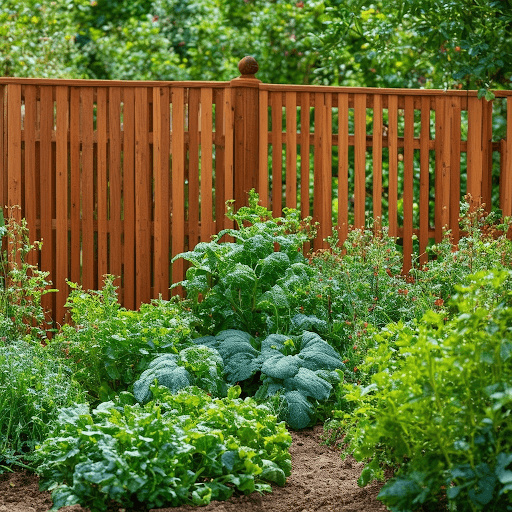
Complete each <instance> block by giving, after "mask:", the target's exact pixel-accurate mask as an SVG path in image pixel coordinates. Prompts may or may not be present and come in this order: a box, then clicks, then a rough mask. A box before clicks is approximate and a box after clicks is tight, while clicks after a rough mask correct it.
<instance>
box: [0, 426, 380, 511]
mask: <svg viewBox="0 0 512 512" xmlns="http://www.w3.org/2000/svg"><path fill="white" fill-rule="evenodd" d="M322 432H323V427H322V426H321V425H317V426H316V427H314V428H312V429H306V430H303V431H301V432H291V435H292V438H293V443H292V446H291V448H290V453H291V456H292V474H291V476H290V477H288V481H287V483H286V485H285V486H284V487H278V486H273V492H272V493H270V494H265V495H263V496H262V495H260V494H259V493H253V494H250V495H249V496H238V497H235V496H233V497H232V498H231V499H229V500H228V501H215V502H211V503H210V504H209V505H207V506H205V507H201V508H200V509H198V508H197V507H192V506H189V505H185V506H181V507H171V508H160V509H152V510H151V511H150V512H185V511H193V510H194V511H196V512H199V511H200V512H313V511H315V512H335V511H336V512H362V511H364V512H377V511H385V510H387V509H386V507H385V506H384V505H382V504H381V503H380V502H379V501H377V499H376V496H377V494H378V493H379V490H380V488H381V487H382V483H376V482H374V483H373V484H370V485H368V486H367V487H365V488H360V487H359V486H358V485H357V479H358V478H359V475H360V473H361V469H362V465H361V464H359V463H357V462H356V461H355V460H354V459H353V458H352V457H347V458H346V459H345V460H342V459H341V457H340V451H339V449H337V448H335V447H332V446H325V445H322V444H321V439H320V436H321V434H322ZM51 506H52V500H51V496H50V493H48V492H39V484H38V478H37V476H35V475H33V474H30V473H27V472H26V471H21V472H15V473H4V474H2V475H0V512H47V511H48V510H49V509H50V508H51ZM60 510H61V511H62V512H89V510H88V509H84V508H82V507H80V506H79V505H74V506H72V507H64V508H61V509H60ZM92 512H94V511H92ZM109 512H128V511H125V510H124V509H120V508H119V507H118V506H115V507H109Z"/></svg>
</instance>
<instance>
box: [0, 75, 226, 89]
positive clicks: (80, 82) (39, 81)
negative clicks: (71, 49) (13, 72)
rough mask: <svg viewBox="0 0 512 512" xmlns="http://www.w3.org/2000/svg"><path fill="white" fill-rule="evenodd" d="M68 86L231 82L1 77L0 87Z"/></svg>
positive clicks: (221, 85) (216, 85) (214, 84)
mask: <svg viewBox="0 0 512 512" xmlns="http://www.w3.org/2000/svg"><path fill="white" fill-rule="evenodd" d="M9 84H19V85H68V86H73V87H165V86H172V87H192V88H198V89H200V88H203V87H209V88H212V89H222V88H225V87H228V86H229V82H213V81H199V80H187V81H182V82H178V81H177V82H175V81H172V80H90V79H80V78H16V77H0V85H9Z"/></svg>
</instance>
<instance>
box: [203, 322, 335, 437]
mask: <svg viewBox="0 0 512 512" xmlns="http://www.w3.org/2000/svg"><path fill="white" fill-rule="evenodd" d="M194 342H195V343H197V344H200V345H206V346H208V347H211V348H214V349H216V350H217V351H218V352H219V354H220V355H221V356H222V359H223V361H224V366H225V376H226V379H227V382H228V384H234V383H237V382H243V381H246V384H248V386H247V387H248V388H250V384H251V383H253V381H254V380H256V382H257V385H258V389H257V391H256V393H255V398H256V399H259V400H264V399H266V398H268V397H272V396H273V395H275V394H276V393H278V392H280V393H282V396H283V401H284V404H285V412H284V413H283V414H284V417H285V419H286V422H287V423H288V425H290V426H291V427H292V428H295V429H300V428H304V427H306V426H307V425H308V424H310V423H311V422H312V421H313V420H314V414H315V404H318V402H320V401H325V400H327V399H328V398H329V396H330V394H331V391H332V384H337V383H339V381H340V376H339V373H338V372H337V371H335V370H337V369H338V370H339V369H340V368H343V363H342V361H341V359H340V357H339V355H338V353H337V352H336V351H335V350H334V349H333V348H332V347H331V346H330V345H329V344H328V343H327V342H325V341H324V340H323V339H322V338H320V336H319V335H318V334H316V333H312V332H308V331H305V332H304V333H303V334H302V335H300V336H292V337H288V336H285V335H283V334H271V335H269V336H268V337H267V338H265V339H264V340H263V341H262V342H261V343H258V342H257V341H256V340H255V339H254V338H253V337H252V336H251V335H250V334H248V333H246V332H243V331H239V330H234V329H230V330H225V331H221V332H220V333H218V334H217V335H216V336H205V337H202V338H197V339H195V340H194ZM258 376H259V378H260V381H261V384H259V382H258ZM251 379H252V381H251ZM310 399H311V400H313V402H311V401H310Z"/></svg>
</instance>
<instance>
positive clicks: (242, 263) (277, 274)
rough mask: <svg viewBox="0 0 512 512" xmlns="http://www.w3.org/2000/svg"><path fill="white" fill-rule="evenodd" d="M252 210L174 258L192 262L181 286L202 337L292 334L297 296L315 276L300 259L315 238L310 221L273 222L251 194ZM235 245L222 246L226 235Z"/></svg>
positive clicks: (295, 216) (288, 213) (289, 215)
mask: <svg viewBox="0 0 512 512" xmlns="http://www.w3.org/2000/svg"><path fill="white" fill-rule="evenodd" d="M249 204H250V206H249V207H243V208H240V209H239V210H238V212H237V213H236V214H235V213H233V212H232V211H230V213H229V214H228V217H230V218H231V219H233V220H235V221H236V222H237V225H238V229H226V230H223V231H221V232H220V233H219V234H217V235H216V236H215V237H214V238H213V240H212V241H211V242H201V243H199V244H197V245H196V247H195V248H194V250H193V251H189V252H186V253H183V254H179V255H178V256H176V257H175V259H176V258H183V259H185V260H187V261H189V262H190V263H191V264H192V266H191V267H190V268H189V269H188V270H187V273H186V279H185V280H184V281H182V282H180V283H177V284H176V285H173V286H180V285H181V286H183V287H184V289H185V290H186V292H187V298H188V300H189V301H190V304H191V307H192V311H193V313H194V314H195V315H196V316H197V317H199V318H200V320H201V321H202V329H203V331H202V333H203V334H207V333H209V334H213V333H214V332H218V331H220V330H223V329H241V330H244V331H247V332H250V333H252V334H254V335H256V333H258V334H259V335H262V334H264V333H269V332H288V330H289V329H290V328H291V327H293V323H292V318H293V317H294V316H295V315H296V314H297V313H298V312H299V311H297V309H298V305H297V304H295V301H294V298H293V294H294V290H295V289H296V288H297V286H301V285H302V286H303V285H305V284H306V283H307V282H308V281H309V280H310V279H312V278H313V276H314V275H315V272H314V270H312V269H311V268H310V266H309V265H308V261H307V260H306V258H305V257H304V256H303V254H302V249H303V245H304V243H305V242H306V241H308V240H310V239H311V237H312V236H313V230H312V228H311V225H310V224H309V220H310V219H305V220H304V221H300V219H299V213H298V212H297V211H296V210H292V209H285V217H284V218H277V219H274V218H272V214H271V212H270V211H269V210H267V209H266V208H264V207H263V206H259V205H258V195H257V194H256V193H254V192H251V194H250V197H249ZM226 235H227V236H229V237H231V238H232V239H234V241H233V242H221V239H223V238H224V237H225V236H226Z"/></svg>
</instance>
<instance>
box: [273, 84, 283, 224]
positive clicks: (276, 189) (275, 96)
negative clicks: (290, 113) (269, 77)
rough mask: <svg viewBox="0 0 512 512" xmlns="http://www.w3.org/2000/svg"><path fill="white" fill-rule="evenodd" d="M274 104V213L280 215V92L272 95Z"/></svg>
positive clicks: (281, 182)
mask: <svg viewBox="0 0 512 512" xmlns="http://www.w3.org/2000/svg"><path fill="white" fill-rule="evenodd" d="M270 102H271V105H272V192H271V196H272V213H273V215H274V217H280V216H281V215H282V210H283V199H282V195H283V192H282V188H283V158H282V153H283V138H282V131H283V128H282V122H283V100H282V95H281V93H280V92H275V93H272V94H271V95H270Z"/></svg>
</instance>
